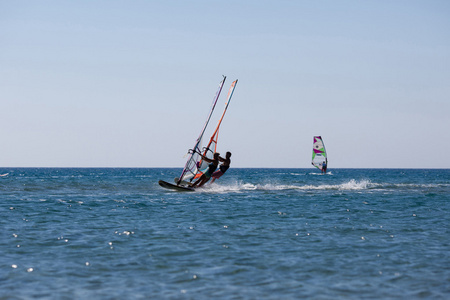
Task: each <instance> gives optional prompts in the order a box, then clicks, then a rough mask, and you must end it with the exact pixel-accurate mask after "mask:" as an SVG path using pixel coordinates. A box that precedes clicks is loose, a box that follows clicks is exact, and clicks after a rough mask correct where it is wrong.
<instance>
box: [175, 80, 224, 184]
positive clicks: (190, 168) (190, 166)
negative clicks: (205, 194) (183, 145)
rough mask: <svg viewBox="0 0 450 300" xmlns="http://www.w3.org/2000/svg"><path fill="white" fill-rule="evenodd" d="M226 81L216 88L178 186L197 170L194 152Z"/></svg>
mask: <svg viewBox="0 0 450 300" xmlns="http://www.w3.org/2000/svg"><path fill="white" fill-rule="evenodd" d="M226 79H227V77H226V76H223V79H222V81H221V82H220V83H219V88H218V90H217V92H216V95H215V96H214V99H213V102H212V104H211V109H210V111H209V114H208V118H207V119H206V122H205V124H204V125H203V128H202V130H201V132H200V135H199V136H198V138H197V140H196V142H195V146H194V148H192V150H193V151H192V153H189V158H188V160H187V162H186V165H185V166H184V169H183V172H182V173H181V176H180V178H179V179H178V181H177V184H180V182H181V181H182V180H183V177H184V176H185V175H186V174H187V173H188V172H189V173H191V174H192V175H194V176H195V173H194V172H195V170H197V167H198V166H197V159H196V157H197V156H198V153H196V152H200V149H199V148H200V144H201V142H202V137H203V134H204V133H205V130H206V127H207V126H208V123H209V120H210V119H211V116H212V113H213V111H214V108H215V107H216V103H217V100H218V99H219V96H220V92H221V91H222V88H223V85H224V83H225V80H226Z"/></svg>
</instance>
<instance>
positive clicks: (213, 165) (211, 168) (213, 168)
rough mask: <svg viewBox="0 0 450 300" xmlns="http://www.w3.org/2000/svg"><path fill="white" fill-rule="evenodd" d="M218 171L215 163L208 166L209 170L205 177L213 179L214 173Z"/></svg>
mask: <svg viewBox="0 0 450 300" xmlns="http://www.w3.org/2000/svg"><path fill="white" fill-rule="evenodd" d="M216 169H217V165H215V164H214V163H213V162H212V163H210V164H209V165H208V170H206V172H205V173H203V174H204V175H205V177H206V178H208V179H209V178H211V175H212V173H213V172H214V171H215V170H216Z"/></svg>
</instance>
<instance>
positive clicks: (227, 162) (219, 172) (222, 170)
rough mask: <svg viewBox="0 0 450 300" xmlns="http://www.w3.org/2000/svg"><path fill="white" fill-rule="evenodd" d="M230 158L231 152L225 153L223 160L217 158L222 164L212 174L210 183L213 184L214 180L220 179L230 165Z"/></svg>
mask: <svg viewBox="0 0 450 300" xmlns="http://www.w3.org/2000/svg"><path fill="white" fill-rule="evenodd" d="M230 157H231V152H229V151H228V152H227V153H226V155H225V158H222V157H220V156H219V161H220V162H222V164H221V165H220V167H219V170H217V171H215V172H214V173H213V174H212V181H211V183H213V182H214V181H215V180H216V179H218V178H220V177H221V176H222V175H223V174H225V172H226V171H227V170H228V168H229V167H230V164H231V159H230Z"/></svg>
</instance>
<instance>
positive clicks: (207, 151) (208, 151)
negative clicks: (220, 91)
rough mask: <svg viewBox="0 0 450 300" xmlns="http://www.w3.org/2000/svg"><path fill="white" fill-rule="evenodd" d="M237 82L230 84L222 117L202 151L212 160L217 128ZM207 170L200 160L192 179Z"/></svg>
mask: <svg viewBox="0 0 450 300" xmlns="http://www.w3.org/2000/svg"><path fill="white" fill-rule="evenodd" d="M237 82H238V80H237V79H236V80H235V81H233V83H232V84H231V87H230V89H229V91H228V95H227V101H226V102H225V109H224V111H223V113H222V117H220V120H219V123H218V124H217V127H216V130H214V133H213V135H212V136H211V138H210V140H209V143H208V146H206V147H205V148H204V149H203V153H202V154H203V155H204V156H206V157H208V158H210V159H212V158H213V156H214V153H215V152H217V140H218V139H219V128H220V124H222V120H223V117H224V116H225V113H226V112H227V108H228V105H229V104H230V100H231V97H232V96H233V93H234V89H235V88H236V84H237ZM207 168H208V163H206V162H205V161H203V160H201V161H200V167H199V172H198V173H197V175H195V177H194V178H198V177H200V176H201V175H202V174H203V172H205V171H206V169H207Z"/></svg>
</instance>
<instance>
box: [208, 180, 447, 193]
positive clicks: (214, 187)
mask: <svg viewBox="0 0 450 300" xmlns="http://www.w3.org/2000/svg"><path fill="white" fill-rule="evenodd" d="M448 186H449V185H448V184H407V183H374V182H372V181H370V180H368V179H363V180H356V179H351V180H349V181H347V182H343V183H340V184H318V185H313V184H304V185H302V184H279V183H264V184H254V183H246V182H236V183H233V184H228V185H222V184H211V185H208V186H206V187H205V188H204V189H203V191H205V192H214V193H226V192H244V191H252V190H254V191H284V190H302V191H314V190H337V191H364V190H372V191H386V190H402V189H405V190H410V189H434V188H446V187H447V188H448Z"/></svg>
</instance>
